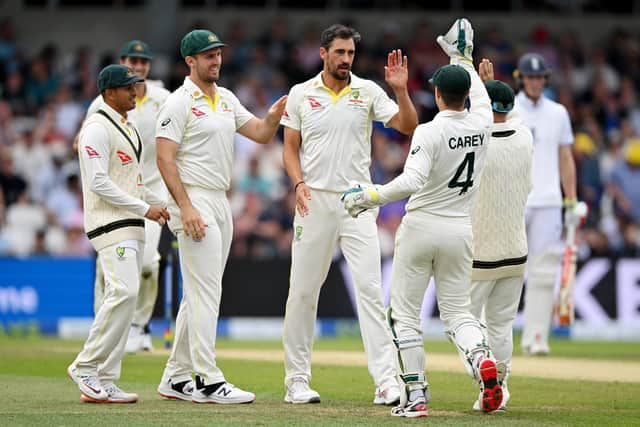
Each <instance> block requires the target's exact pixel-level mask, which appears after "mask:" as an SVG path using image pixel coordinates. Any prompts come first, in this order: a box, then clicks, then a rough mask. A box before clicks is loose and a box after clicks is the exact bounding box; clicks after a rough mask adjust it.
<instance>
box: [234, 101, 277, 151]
mask: <svg viewBox="0 0 640 427" xmlns="http://www.w3.org/2000/svg"><path fill="white" fill-rule="evenodd" d="M286 105H287V96H286V95H285V96H283V97H281V98H280V99H278V100H277V101H276V102H274V103H273V105H271V107H270V108H269V111H268V112H267V115H266V116H265V117H264V118H263V119H257V118H255V117H254V118H252V119H251V120H249V121H248V122H247V123H245V124H244V126H242V127H241V128H240V129H238V133H239V134H240V135H242V136H246V137H247V138H249V139H251V140H253V141H255V142H257V143H258V144H268V143H269V142H270V141H271V139H272V138H273V136H274V135H275V134H276V131H277V130H278V126H279V125H280V118H281V117H282V113H284V107H285V106H286Z"/></svg>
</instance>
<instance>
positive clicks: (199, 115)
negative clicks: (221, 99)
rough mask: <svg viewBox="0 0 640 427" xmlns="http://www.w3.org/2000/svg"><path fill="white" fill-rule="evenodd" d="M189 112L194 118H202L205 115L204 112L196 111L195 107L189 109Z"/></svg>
mask: <svg viewBox="0 0 640 427" xmlns="http://www.w3.org/2000/svg"><path fill="white" fill-rule="evenodd" d="M191 112H192V113H193V115H194V116H196V117H202V116H204V115H205V114H207V113H205V112H204V111H202V110H199V109H197V108H196V107H191Z"/></svg>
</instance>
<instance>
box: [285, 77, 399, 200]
mask: <svg viewBox="0 0 640 427" xmlns="http://www.w3.org/2000/svg"><path fill="white" fill-rule="evenodd" d="M321 74H322V73H320V74H318V75H317V76H315V77H314V78H312V79H310V80H307V81H306V82H304V83H300V84H297V85H295V86H294V87H292V88H291V91H290V92H289V98H288V99H287V106H286V110H285V114H283V116H282V119H281V121H280V123H281V124H282V125H284V126H287V127H289V128H291V129H295V130H297V131H300V134H301V151H302V161H301V163H302V172H303V179H304V181H305V183H306V184H307V185H308V186H309V187H311V188H314V189H318V190H325V191H334V192H343V191H346V190H347V189H348V188H349V187H350V184H351V183H353V182H362V183H371V175H370V173H369V165H370V164H371V122H372V121H374V120H375V121H380V122H382V123H384V124H385V125H386V123H388V122H389V120H391V118H392V117H393V116H394V115H396V113H398V106H397V105H396V103H395V102H394V101H392V100H391V99H390V98H389V96H388V95H387V94H386V92H385V91H384V90H383V89H382V88H381V87H380V86H378V85H377V84H376V83H374V82H372V81H371V80H365V79H361V78H359V77H357V76H356V75H354V74H351V82H350V84H349V85H348V86H347V87H345V88H344V89H343V90H342V91H341V92H340V93H338V94H336V93H335V92H333V91H332V90H331V89H329V88H328V87H326V86H325V85H324V83H323V82H322V77H321Z"/></svg>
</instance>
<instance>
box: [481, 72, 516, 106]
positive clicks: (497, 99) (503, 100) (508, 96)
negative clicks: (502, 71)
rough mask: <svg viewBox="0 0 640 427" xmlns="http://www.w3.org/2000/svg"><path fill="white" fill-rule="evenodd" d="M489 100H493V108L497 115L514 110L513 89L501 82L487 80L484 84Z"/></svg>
mask: <svg viewBox="0 0 640 427" xmlns="http://www.w3.org/2000/svg"><path fill="white" fill-rule="evenodd" d="M484 87H486V88H487V92H488V93H489V98H491V108H492V109H493V111H495V112H497V113H508V112H509V111H511V110H513V98H514V97H515V95H514V93H513V89H511V87H510V86H509V85H508V84H506V83H504V82H501V81H500V80H487V81H486V82H484Z"/></svg>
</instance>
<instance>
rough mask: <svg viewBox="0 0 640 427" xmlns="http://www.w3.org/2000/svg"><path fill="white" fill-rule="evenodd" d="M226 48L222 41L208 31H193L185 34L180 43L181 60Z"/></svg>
mask: <svg viewBox="0 0 640 427" xmlns="http://www.w3.org/2000/svg"><path fill="white" fill-rule="evenodd" d="M221 46H226V44H224V43H222V40H220V38H219V37H218V36H217V35H215V34H214V33H212V32H211V31H209V30H193V31H191V32H189V33H187V35H186V36H184V37H183V38H182V42H180V53H181V54H182V57H183V58H186V57H187V56H193V55H195V54H196V53H200V52H204V51H205V50H209V49H213V48H216V47H221Z"/></svg>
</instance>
